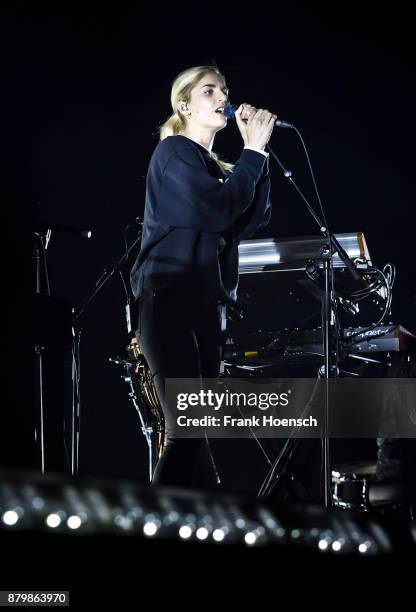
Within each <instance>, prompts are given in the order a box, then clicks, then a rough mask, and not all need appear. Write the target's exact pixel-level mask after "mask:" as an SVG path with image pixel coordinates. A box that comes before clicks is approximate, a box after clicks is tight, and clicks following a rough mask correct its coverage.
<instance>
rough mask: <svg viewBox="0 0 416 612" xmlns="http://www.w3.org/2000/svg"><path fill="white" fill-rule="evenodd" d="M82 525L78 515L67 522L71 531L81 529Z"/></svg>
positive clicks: (69, 518) (74, 515) (70, 517)
mask: <svg viewBox="0 0 416 612" xmlns="http://www.w3.org/2000/svg"><path fill="white" fill-rule="evenodd" d="M81 523H82V521H81V519H80V518H79V516H77V515H76V514H73V515H72V516H69V517H68V520H67V522H66V524H67V525H68V527H69V528H70V529H79V527H81Z"/></svg>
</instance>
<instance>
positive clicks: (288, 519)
mask: <svg viewBox="0 0 416 612" xmlns="http://www.w3.org/2000/svg"><path fill="white" fill-rule="evenodd" d="M0 482H1V484H0V528H1V529H2V530H5V529H7V530H26V531H49V532H55V533H78V534H105V533H108V534H110V533H111V534H114V533H116V534H124V535H131V536H141V537H144V538H148V539H152V538H162V539H164V540H172V539H178V540H181V541H193V542H199V543H201V544H202V543H211V544H220V545H227V544H232V545H236V544H243V545H246V546H248V547H252V546H266V545H277V546H291V547H293V546H296V547H299V548H304V549H312V550H316V551H317V552H321V553H335V554H359V555H376V554H380V553H387V552H390V551H391V550H392V543H391V539H390V537H389V535H388V534H387V532H386V530H385V529H384V528H383V527H382V526H381V525H380V524H379V522H378V521H375V520H374V519H373V518H370V517H366V516H363V517H355V516H354V518H353V517H352V516H351V515H350V514H349V513H348V512H345V511H341V510H336V511H331V512H326V511H324V510H322V509H320V508H316V507H312V508H310V507H302V508H296V509H294V508H288V507H285V506H284V507H282V508H278V509H275V508H272V507H268V506H266V505H265V504H252V503H251V504H249V503H246V502H243V501H242V500H239V499H237V498H234V497H231V496H224V495H218V494H208V493H205V492H204V493H202V492H200V493H199V492H190V491H186V490H181V489H173V488H169V489H168V488H165V489H148V488H144V487H142V488H140V487H137V486H135V485H130V484H127V483H116V484H113V483H112V484H111V485H110V484H109V483H108V482H104V483H94V484H90V483H81V482H79V481H74V480H72V481H71V480H69V479H67V478H65V479H62V477H61V476H59V477H58V476H57V477H56V478H51V477H47V478H46V477H42V476H38V475H37V474H36V475H32V476H29V477H28V476H26V477H25V478H23V477H22V476H19V477H16V476H10V475H9V476H4V475H3V476H2V477H1V478H0Z"/></svg>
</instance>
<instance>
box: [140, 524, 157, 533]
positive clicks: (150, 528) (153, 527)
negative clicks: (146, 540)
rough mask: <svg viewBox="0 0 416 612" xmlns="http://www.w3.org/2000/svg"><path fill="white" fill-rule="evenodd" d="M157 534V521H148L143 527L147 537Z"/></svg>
mask: <svg viewBox="0 0 416 612" xmlns="http://www.w3.org/2000/svg"><path fill="white" fill-rule="evenodd" d="M156 532H157V524H156V523H155V521H148V522H147V523H145V524H144V525H143V533H144V535H147V536H154V535H155V533H156Z"/></svg>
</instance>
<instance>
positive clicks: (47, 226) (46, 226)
mask: <svg viewBox="0 0 416 612" xmlns="http://www.w3.org/2000/svg"><path fill="white" fill-rule="evenodd" d="M36 229H37V230H38V231H40V232H47V231H49V230H54V231H56V232H62V233H63V234H72V235H73V236H80V237H81V238H91V236H92V231H91V230H86V229H80V228H78V227H68V226H67V225H56V224H54V223H36Z"/></svg>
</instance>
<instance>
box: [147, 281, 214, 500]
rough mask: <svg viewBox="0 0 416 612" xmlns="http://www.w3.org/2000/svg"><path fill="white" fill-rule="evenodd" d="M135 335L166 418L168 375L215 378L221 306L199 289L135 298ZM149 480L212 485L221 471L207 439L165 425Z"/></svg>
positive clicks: (169, 408) (167, 290) (164, 291)
mask: <svg viewBox="0 0 416 612" xmlns="http://www.w3.org/2000/svg"><path fill="white" fill-rule="evenodd" d="M136 336H137V339H138V342H139V345H140V347H141V350H142V351H143V354H144V356H145V358H146V360H147V363H148V366H149V368H150V371H151V374H152V376H153V382H154V385H155V388H156V392H157V394H158V397H159V400H160V403H161V406H162V410H163V413H164V416H165V421H169V420H170V418H169V416H170V417H172V416H174V415H172V412H171V413H170V415H169V411H172V410H173V408H172V407H170V406H169V405H168V402H167V400H166V395H165V379H166V378H216V377H217V376H218V374H219V366H220V359H221V320H220V310H219V305H218V303H217V302H216V301H214V300H209V299H207V298H206V296H203V295H201V294H198V295H196V294H195V293H194V294H191V295H190V294H189V292H185V290H184V289H182V288H179V287H169V288H165V289H161V290H159V291H155V292H152V293H148V294H146V295H144V296H142V297H141V298H140V299H139V301H138V327H137V331H136ZM152 484H153V485H156V484H163V485H178V486H186V487H197V488H209V489H211V488H215V487H216V486H218V484H219V476H218V473H217V470H216V466H215V462H214V459H213V456H212V453H211V449H210V446H209V443H208V439H207V438H202V439H201V438H196V439H191V438H177V437H175V436H174V435H173V434H172V432H170V431H169V429H168V430H167V438H166V446H165V450H164V452H163V454H162V456H161V458H160V459H159V461H158V463H157V466H156V469H155V472H154V478H153V482H152Z"/></svg>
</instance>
